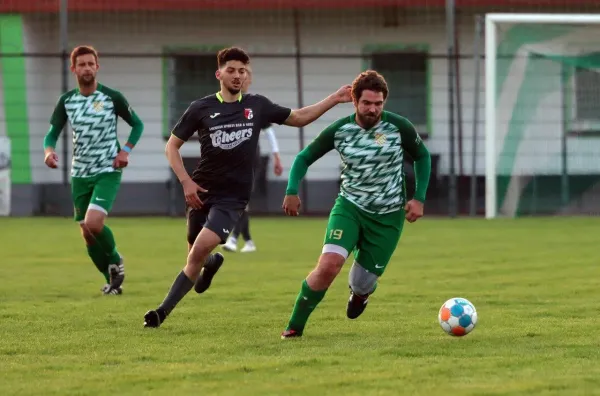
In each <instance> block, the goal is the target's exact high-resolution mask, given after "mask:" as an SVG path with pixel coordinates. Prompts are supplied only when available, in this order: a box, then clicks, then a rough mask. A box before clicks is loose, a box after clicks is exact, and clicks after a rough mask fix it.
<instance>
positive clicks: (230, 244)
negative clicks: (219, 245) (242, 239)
mask: <svg viewBox="0 0 600 396" xmlns="http://www.w3.org/2000/svg"><path fill="white" fill-rule="evenodd" d="M223 250H225V251H227V252H237V241H233V240H231V239H229V240H228V241H227V242H226V243H225V244H224V245H223Z"/></svg>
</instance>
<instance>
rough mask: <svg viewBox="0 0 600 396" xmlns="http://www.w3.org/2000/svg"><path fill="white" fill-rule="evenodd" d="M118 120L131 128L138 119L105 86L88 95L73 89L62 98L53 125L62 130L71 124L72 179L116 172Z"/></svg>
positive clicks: (99, 86)
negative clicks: (120, 119)
mask: <svg viewBox="0 0 600 396" xmlns="http://www.w3.org/2000/svg"><path fill="white" fill-rule="evenodd" d="M117 117H121V118H123V120H125V121H126V122H127V123H128V124H129V125H133V124H134V119H137V116H135V114H134V113H133V111H132V109H131V107H130V106H129V104H128V103H127V100H126V99H125V97H124V96H123V94H121V93H120V92H119V91H116V90H114V89H110V88H108V87H106V86H104V85H101V84H98V87H97V89H96V91H95V92H94V93H92V94H91V95H88V96H84V95H82V94H81V93H80V92H79V89H73V90H71V91H69V92H67V93H65V94H64V95H62V96H61V97H60V99H59V101H58V104H57V105H56V108H55V109H54V113H53V114H52V118H51V120H50V123H51V124H52V126H53V127H55V128H58V129H59V130H60V129H62V128H63V127H64V125H65V124H66V123H67V121H68V122H69V123H70V125H71V128H72V129H73V162H72V166H71V176H72V177H91V176H95V175H98V174H100V173H104V172H114V171H115V169H114V168H113V160H114V159H115V157H116V156H117V154H118V152H119V150H120V145H119V141H118V137H117Z"/></svg>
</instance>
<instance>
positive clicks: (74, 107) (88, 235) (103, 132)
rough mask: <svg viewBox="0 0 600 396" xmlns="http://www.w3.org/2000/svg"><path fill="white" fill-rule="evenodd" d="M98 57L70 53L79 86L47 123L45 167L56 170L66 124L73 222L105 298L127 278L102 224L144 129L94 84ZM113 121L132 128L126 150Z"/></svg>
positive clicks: (119, 100) (120, 99)
mask: <svg viewBox="0 0 600 396" xmlns="http://www.w3.org/2000/svg"><path fill="white" fill-rule="evenodd" d="M98 68H99V64H98V53H97V52H96V50H95V49H94V48H92V47H88V46H80V47H77V48H75V49H74V50H73V52H72V53H71V71H72V72H73V73H74V74H75V76H76V77H77V84H78V87H77V88H75V89H73V90H71V91H69V92H67V93H65V94H63V95H62V96H61V97H60V99H59V100H58V103H57V105H56V108H55V109H54V113H53V114H52V117H51V119H50V130H49V131H48V133H47V134H46V136H45V138H44V154H45V158H44V162H45V163H46V165H47V166H48V167H50V168H57V167H58V156H57V154H56V152H55V151H54V149H55V147H56V142H57V140H58V137H59V135H60V133H61V131H62V129H63V127H64V126H65V125H66V123H67V122H69V123H70V125H71V128H72V129H73V161H72V165H71V193H72V198H73V206H74V210H75V221H77V222H79V225H80V226H81V232H82V235H83V238H84V239H85V242H86V245H87V251H88V255H89V256H90V258H91V259H92V261H93V262H94V264H95V265H96V268H98V271H100V272H101V273H102V274H103V275H104V277H105V279H106V285H105V286H104V287H103V288H102V292H103V293H104V294H121V293H122V288H121V284H122V283H123V280H124V279H125V268H124V264H123V257H122V256H121V255H120V254H119V253H118V251H117V248H116V244H115V238H114V236H113V233H112V231H111V230H110V228H108V227H107V226H106V225H105V224H104V223H105V220H106V216H107V215H108V213H109V212H110V210H111V208H112V205H113V203H114V200H115V198H116V196H117V192H118V191H119V187H120V185H121V175H122V168H124V167H126V166H127V164H128V162H129V160H128V158H129V153H130V152H131V150H132V149H133V147H134V146H135V145H136V143H137V142H138V140H139V139H140V136H141V135H142V132H143V130H144V124H143V123H142V121H141V120H140V119H139V117H138V116H137V115H136V113H135V112H134V111H133V110H132V109H131V106H130V105H129V103H127V100H126V99H125V97H124V96H123V94H121V93H120V92H119V91H116V90H114V89H111V88H108V87H107V86H105V85H102V84H100V83H98V82H97V80H96V73H97V72H98ZM117 117H121V118H122V119H123V120H125V122H127V123H128V124H129V125H130V126H131V127H132V130H131V133H130V135H129V138H128V139H127V143H126V144H125V146H123V147H121V145H120V144H119V140H118V136H117Z"/></svg>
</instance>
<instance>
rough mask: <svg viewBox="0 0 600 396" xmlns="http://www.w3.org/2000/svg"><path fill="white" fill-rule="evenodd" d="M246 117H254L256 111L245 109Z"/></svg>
mask: <svg viewBox="0 0 600 396" xmlns="http://www.w3.org/2000/svg"><path fill="white" fill-rule="evenodd" d="M244 117H246V118H247V119H248V120H251V119H252V118H254V113H253V112H252V109H244Z"/></svg>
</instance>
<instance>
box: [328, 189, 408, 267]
mask: <svg viewBox="0 0 600 396" xmlns="http://www.w3.org/2000/svg"><path fill="white" fill-rule="evenodd" d="M404 219H405V217H404V210H403V209H400V210H398V211H396V212H391V213H386V214H372V213H368V212H365V211H364V210H362V209H360V208H359V207H357V206H356V205H355V204H353V203H352V202H350V201H348V200H347V199H346V198H344V197H341V196H339V197H338V198H337V199H336V201H335V205H334V206H333V209H331V213H330V215H329V222H328V224H327V231H326V233H325V241H324V246H323V253H326V252H333V253H339V254H341V255H343V256H345V257H347V256H348V255H349V254H350V252H353V253H354V259H355V261H356V262H357V263H358V264H360V266H361V267H363V268H364V269H366V270H367V271H369V272H371V273H373V274H375V275H377V276H381V275H382V274H383V272H384V271H385V268H386V266H387V264H388V262H389V261H390V259H391V258H392V254H393V253H394V250H396V247H397V246H398V241H399V240H400V235H401V234H402V227H403V226H404ZM340 248H341V249H340Z"/></svg>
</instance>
